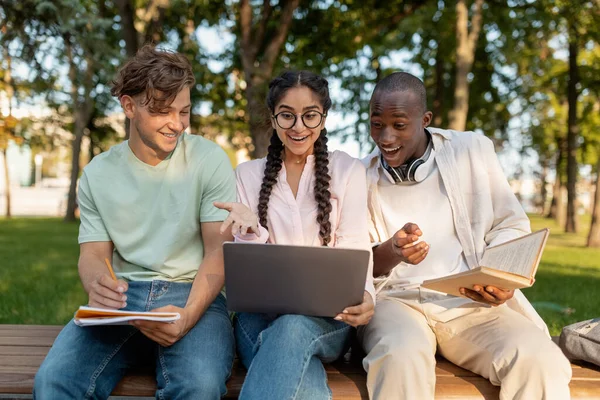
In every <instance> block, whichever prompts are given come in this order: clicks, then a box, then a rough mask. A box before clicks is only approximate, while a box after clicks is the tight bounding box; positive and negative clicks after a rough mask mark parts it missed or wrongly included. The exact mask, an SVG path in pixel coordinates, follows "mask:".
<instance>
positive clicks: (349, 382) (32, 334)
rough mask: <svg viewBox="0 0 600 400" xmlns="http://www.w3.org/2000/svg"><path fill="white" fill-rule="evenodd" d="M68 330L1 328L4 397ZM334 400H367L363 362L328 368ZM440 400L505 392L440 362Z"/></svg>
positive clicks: (19, 390) (138, 383)
mask: <svg viewBox="0 0 600 400" xmlns="http://www.w3.org/2000/svg"><path fill="white" fill-rule="evenodd" d="M61 329H62V326H38V325H0V398H3V399H6V398H11V396H14V398H23V395H30V394H31V392H32V388H33V379H34V376H35V373H36V372H37V370H38V368H39V366H40V364H41V363H42V361H43V360H44V357H46V354H47V353H48V350H49V349H50V346H52V343H53V342H54V339H55V338H56V336H57V335H58V333H59V332H60V330H61ZM326 369H327V377H328V379H329V385H330V387H331V390H332V392H333V398H334V399H367V398H368V396H367V389H366V386H365V381H366V375H365V373H364V371H363V369H362V366H361V363H360V359H359V358H358V357H351V356H350V357H346V358H344V359H343V360H340V361H337V362H335V363H334V364H331V365H327V367H326ZM436 375H437V383H436V391H435V398H436V399H498V393H499V389H498V387H496V386H493V385H492V384H490V382H489V381H488V380H487V379H484V378H482V377H480V376H479V375H476V374H474V373H472V372H469V371H467V370H464V369H462V368H459V367H457V366H456V365H454V364H452V363H450V362H448V361H446V360H444V359H443V358H439V359H438V363H437V367H436ZM244 376H245V371H244V369H243V367H241V366H239V365H237V364H236V365H234V369H233V372H232V376H231V378H230V379H229V381H228V382H227V388H228V393H227V396H226V398H228V399H235V398H237V396H238V394H239V392H240V389H241V387H242V383H243V381H244ZM155 387H156V383H155V381H154V377H153V376H152V372H151V371H148V372H144V371H135V372H132V373H130V374H128V375H127V376H126V377H125V378H123V380H122V381H121V382H120V383H119V385H118V386H117V387H116V388H115V390H114V391H113V395H115V396H150V397H153V396H154V390H155ZM571 396H572V398H573V399H590V398H596V399H598V398H600V368H596V367H593V366H590V365H585V366H582V365H573V380H572V381H571Z"/></svg>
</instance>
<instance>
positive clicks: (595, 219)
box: [587, 157, 600, 247]
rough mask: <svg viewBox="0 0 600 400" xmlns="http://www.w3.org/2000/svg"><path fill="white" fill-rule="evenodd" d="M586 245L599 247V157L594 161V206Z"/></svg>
mask: <svg viewBox="0 0 600 400" xmlns="http://www.w3.org/2000/svg"><path fill="white" fill-rule="evenodd" d="M587 246H588V247H600V157H598V161H597V163H596V188H595V190H594V206H593V208H592V223H591V225H590V232H589V233H588V239H587Z"/></svg>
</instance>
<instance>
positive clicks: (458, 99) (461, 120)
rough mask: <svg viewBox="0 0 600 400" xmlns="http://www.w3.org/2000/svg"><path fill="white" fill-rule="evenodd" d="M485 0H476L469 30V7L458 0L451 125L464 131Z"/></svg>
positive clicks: (464, 0) (452, 127)
mask: <svg viewBox="0 0 600 400" xmlns="http://www.w3.org/2000/svg"><path fill="white" fill-rule="evenodd" d="M482 5H483V0H475V9H474V10H473V16H472V18H471V31H470V32H469V8H468V7H467V4H466V0H458V1H457V2H456V77H455V82H456V86H455V89H454V104H453V108H452V110H451V111H450V114H449V119H450V121H449V127H450V129H454V130H457V131H464V130H465V128H466V126H467V114H468V112H469V79H468V77H469V73H470V72H471V69H472V68H473V61H474V59H475V48H476V46H477V40H478V39H479V32H480V30H481V25H482V12H481V8H482Z"/></svg>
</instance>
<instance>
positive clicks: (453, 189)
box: [359, 73, 571, 400]
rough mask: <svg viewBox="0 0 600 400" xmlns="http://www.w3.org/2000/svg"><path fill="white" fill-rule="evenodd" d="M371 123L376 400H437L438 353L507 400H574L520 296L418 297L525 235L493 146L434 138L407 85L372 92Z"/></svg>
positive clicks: (394, 82) (473, 291)
mask: <svg viewBox="0 0 600 400" xmlns="http://www.w3.org/2000/svg"><path fill="white" fill-rule="evenodd" d="M370 117H371V137H372V139H373V140H374V142H375V144H376V145H377V147H376V149H375V150H374V151H373V153H372V154H371V155H369V156H368V157H367V158H366V159H365V160H364V162H365V165H366V167H367V184H368V187H369V211H370V217H371V223H372V229H371V239H372V241H373V242H374V248H373V257H374V275H375V277H376V283H377V285H378V296H377V306H376V310H375V315H374V317H373V319H372V320H371V322H370V324H369V325H367V326H365V327H362V328H361V329H360V330H359V338H360V340H361V341H362V344H363V347H364V349H365V351H366V353H367V356H366V357H365V359H364V361H363V366H364V368H365V370H366V371H367V373H368V377H367V386H368V390H369V396H370V398H372V399H433V397H434V392H435V352H436V349H439V351H440V353H441V354H442V355H443V356H444V357H446V358H447V359H448V360H450V361H451V362H453V363H455V364H457V365H459V366H461V367H463V368H466V369H469V370H471V371H473V372H475V373H477V374H479V375H482V376H484V377H485V378H487V379H489V380H490V381H491V382H492V383H493V384H494V385H499V386H501V389H500V398H501V399H560V400H563V399H568V398H569V387H568V384H569V381H570V379H571V367H570V364H569V362H568V361H567V359H566V358H565V357H564V356H563V354H562V352H561V351H560V349H559V348H558V347H557V346H556V345H555V344H554V343H552V341H551V340H550V337H549V335H548V329H547V328H546V325H545V324H544V322H543V321H542V319H541V318H540V317H539V315H538V314H537V313H536V312H535V310H534V309H533V307H532V306H531V305H530V304H529V302H528V301H527V299H525V297H524V296H523V294H522V293H521V292H520V291H518V290H517V291H509V290H504V289H502V288H497V287H492V286H475V287H473V288H463V289H461V290H462V292H463V294H464V296H465V297H454V296H449V295H445V294H443V293H439V292H433V291H429V290H427V289H424V288H420V286H419V285H420V283H422V282H423V280H425V279H432V278H439V277H442V276H445V275H449V274H452V273H457V272H461V271H466V270H468V269H471V268H475V267H477V266H478V261H479V260H480V259H481V256H482V254H483V252H484V251H485V249H486V248H487V247H489V246H494V245H498V244H500V243H503V242H506V241H507V240H510V239H513V238H516V237H519V236H522V235H524V234H526V233H528V232H530V226H529V220H528V218H527V216H526V214H525V212H524V211H523V209H522V207H521V206H520V204H519V202H518V201H517V199H516V197H515V196H514V194H513V193H512V191H511V189H510V186H509V185H508V182H507V181H506V178H505V176H504V174H503V172H502V169H501V168H500V165H499V163H498V159H497V157H496V155H495V152H494V147H493V145H492V142H491V141H490V140H489V139H487V138H486V137H485V136H483V135H479V134H475V133H473V132H456V131H450V130H442V129H435V128H428V125H429V123H430V122H431V119H432V113H431V112H430V111H427V105H426V95H425V87H424V85H423V83H422V82H421V81H420V80H419V79H417V78H416V77H414V76H412V75H410V74H407V73H394V74H392V75H390V76H388V77H386V78H385V79H383V80H382V81H381V82H379V83H378V84H377V86H376V88H375V91H374V93H373V96H372V98H371V105H370ZM409 221H410V223H408V222H409Z"/></svg>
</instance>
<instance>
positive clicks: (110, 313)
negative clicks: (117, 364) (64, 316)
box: [74, 306, 181, 326]
mask: <svg viewBox="0 0 600 400" xmlns="http://www.w3.org/2000/svg"><path fill="white" fill-rule="evenodd" d="M179 318H181V316H180V315H179V313H165V312H151V311H124V310H107V309H104V308H96V307H88V306H81V307H79V310H77V312H76V313H75V317H74V322H75V324H76V325H79V326H94V325H127V323H128V322H129V321H133V320H146V321H159V322H165V323H173V322H175V321H177V320H178V319H179Z"/></svg>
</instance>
